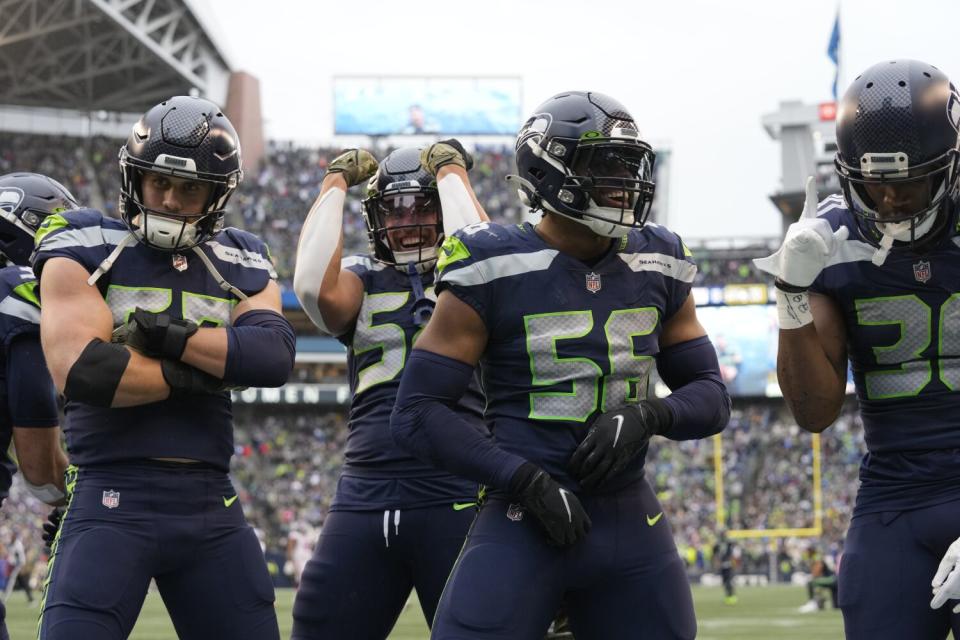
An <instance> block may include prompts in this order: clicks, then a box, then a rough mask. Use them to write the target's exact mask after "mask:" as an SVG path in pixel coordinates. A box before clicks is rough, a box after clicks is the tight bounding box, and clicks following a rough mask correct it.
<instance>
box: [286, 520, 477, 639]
mask: <svg viewBox="0 0 960 640" xmlns="http://www.w3.org/2000/svg"><path fill="white" fill-rule="evenodd" d="M475 515H476V510H475V509H474V508H472V507H470V508H467V509H461V510H459V511H457V510H454V509H453V505H452V504H447V505H443V506H437V507H425V508H420V509H409V510H407V509H405V510H395V509H391V510H389V511H360V512H358V511H332V512H331V513H330V514H329V515H328V516H327V520H326V522H325V523H324V525H323V531H322V532H321V534H320V540H319V541H318V542H317V548H316V550H314V553H313V557H312V558H311V559H310V562H308V563H307V566H306V568H305V569H304V570H303V576H302V577H301V578H300V589H299V590H298V591H297V597H296V600H295V601H294V603H293V635H292V636H291V640H337V639H339V638H343V639H348V638H349V640H383V639H384V638H386V637H387V635H389V633H390V630H391V629H393V625H394V624H395V623H396V621H397V617H398V616H399V615H400V613H401V611H402V610H403V605H404V604H405V603H406V601H407V598H408V597H409V596H410V590H411V589H416V590H417V597H418V598H419V600H420V607H421V608H422V609H423V615H424V618H426V621H427V624H430V623H431V622H432V621H433V615H434V612H435V611H436V608H437V601H438V600H439V599H440V593H441V592H442V591H443V585H444V583H445V582H446V580H447V576H448V575H449V574H450V569H451V567H453V563H454V561H456V559H457V554H458V553H459V552H460V548H461V547H462V546H463V540H464V538H465V537H466V535H467V530H468V529H469V528H470V523H471V522H472V521H473V518H474V516H475Z"/></svg>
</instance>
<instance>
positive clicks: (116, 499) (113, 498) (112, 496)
mask: <svg viewBox="0 0 960 640" xmlns="http://www.w3.org/2000/svg"><path fill="white" fill-rule="evenodd" d="M101 502H102V503H103V506H105V507H106V508H107V509H116V508H117V507H119V506H120V492H119V491H104V492H103V500H101Z"/></svg>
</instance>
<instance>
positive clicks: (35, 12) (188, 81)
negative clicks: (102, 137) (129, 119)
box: [0, 0, 230, 112]
mask: <svg viewBox="0 0 960 640" xmlns="http://www.w3.org/2000/svg"><path fill="white" fill-rule="evenodd" d="M0 16H3V20H2V21H0V103H4V104H9V105H23V106H31V107H59V108H64V109H76V110H80V111H99V110H104V111H112V112H142V111H143V110H145V109H147V108H148V107H150V106H152V105H154V104H156V103H157V102H159V101H161V100H164V99H166V98H168V97H170V96H172V95H185V94H188V93H190V92H191V91H196V92H197V93H198V94H199V95H201V96H204V97H207V98H210V99H211V100H214V101H215V102H218V103H222V102H223V101H224V99H225V98H226V91H227V84H228V81H229V73H230V64H229V62H228V60H227V58H226V56H225V55H224V54H223V52H222V50H221V49H220V48H219V47H218V46H217V44H216V43H215V42H214V40H213V38H212V36H211V35H210V33H209V31H208V30H207V29H206V28H205V27H204V25H203V23H202V22H201V20H200V19H198V17H197V14H196V12H194V11H193V10H192V9H191V7H190V4H189V2H186V1H185V0H0Z"/></svg>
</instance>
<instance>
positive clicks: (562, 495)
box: [560, 489, 573, 522]
mask: <svg viewBox="0 0 960 640" xmlns="http://www.w3.org/2000/svg"><path fill="white" fill-rule="evenodd" d="M567 493H568V491H567V490H566V489H560V498H562V499H563V506H564V507H565V508H566V510H567V522H573V513H572V512H571V511H570V502H569V501H568V500H567Z"/></svg>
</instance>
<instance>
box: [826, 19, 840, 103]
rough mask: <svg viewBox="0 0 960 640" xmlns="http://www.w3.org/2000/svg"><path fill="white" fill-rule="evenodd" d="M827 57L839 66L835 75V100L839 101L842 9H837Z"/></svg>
mask: <svg viewBox="0 0 960 640" xmlns="http://www.w3.org/2000/svg"><path fill="white" fill-rule="evenodd" d="M827 56H828V57H829V58H830V59H831V60H833V64H835V65H836V66H837V68H836V71H835V72H834V74H833V100H834V102H836V100H837V80H838V79H839V77H840V9H839V8H837V17H836V19H834V21H833V33H831V34H830V43H829V44H828V45H827Z"/></svg>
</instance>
